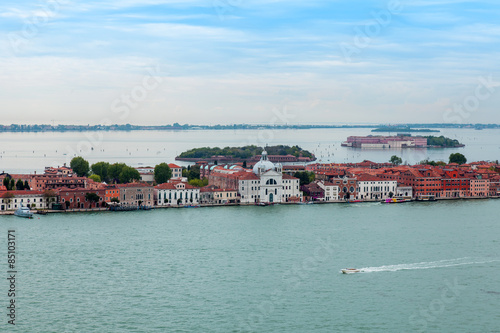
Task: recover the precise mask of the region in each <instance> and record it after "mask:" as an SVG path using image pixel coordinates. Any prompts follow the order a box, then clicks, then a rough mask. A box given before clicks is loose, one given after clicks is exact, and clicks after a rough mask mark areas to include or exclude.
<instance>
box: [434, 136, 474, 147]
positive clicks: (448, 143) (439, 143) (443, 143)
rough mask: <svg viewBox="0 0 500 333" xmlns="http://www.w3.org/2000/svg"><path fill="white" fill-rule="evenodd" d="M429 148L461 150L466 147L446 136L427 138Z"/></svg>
mask: <svg viewBox="0 0 500 333" xmlns="http://www.w3.org/2000/svg"><path fill="white" fill-rule="evenodd" d="M425 138H426V139H427V146H428V147H429V148H459V147H465V145H464V144H461V143H460V142H459V141H458V140H455V139H450V138H446V137H444V136H442V135H441V136H426V137H425Z"/></svg>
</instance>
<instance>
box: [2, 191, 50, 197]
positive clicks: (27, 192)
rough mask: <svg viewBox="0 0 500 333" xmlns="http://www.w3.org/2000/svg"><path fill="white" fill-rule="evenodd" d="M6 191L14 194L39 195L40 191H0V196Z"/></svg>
mask: <svg viewBox="0 0 500 333" xmlns="http://www.w3.org/2000/svg"><path fill="white" fill-rule="evenodd" d="M7 193H12V194H13V195H15V196H18V195H41V194H43V192H42V191H0V197H3V196H4V195H5V194H7Z"/></svg>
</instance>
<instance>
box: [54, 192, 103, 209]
mask: <svg viewBox="0 0 500 333" xmlns="http://www.w3.org/2000/svg"><path fill="white" fill-rule="evenodd" d="M88 193H94V194H96V195H97V196H98V197H99V200H98V201H96V202H92V201H89V200H88V199H87V194H88ZM57 195H58V197H59V203H60V204H62V205H63V208H65V209H91V208H104V207H106V202H105V198H106V191H105V190H104V189H101V190H89V189H74V188H60V189H58V190H57Z"/></svg>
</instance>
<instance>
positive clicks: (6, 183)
mask: <svg viewBox="0 0 500 333" xmlns="http://www.w3.org/2000/svg"><path fill="white" fill-rule="evenodd" d="M11 180H12V178H10V176H6V177H5V178H4V179H3V186H5V188H6V189H7V191H12V189H13V187H12V186H11V184H12V183H11Z"/></svg>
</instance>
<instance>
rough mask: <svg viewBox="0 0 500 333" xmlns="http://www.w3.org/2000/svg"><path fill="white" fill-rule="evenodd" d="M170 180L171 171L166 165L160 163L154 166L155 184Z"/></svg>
mask: <svg viewBox="0 0 500 333" xmlns="http://www.w3.org/2000/svg"><path fill="white" fill-rule="evenodd" d="M170 178H172V170H171V169H170V167H169V166H168V164H167V163H160V164H158V165H157V166H155V181H156V183H157V184H163V183H166V182H168V180H169V179H170Z"/></svg>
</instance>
